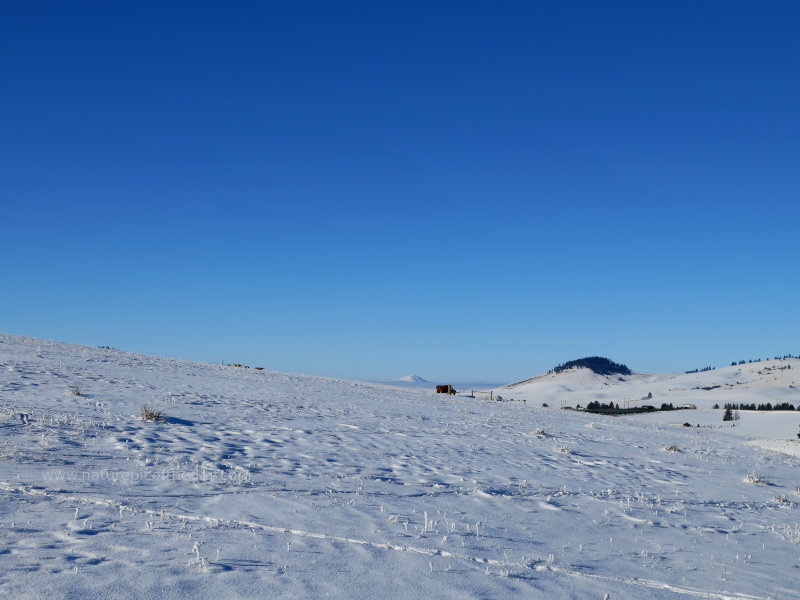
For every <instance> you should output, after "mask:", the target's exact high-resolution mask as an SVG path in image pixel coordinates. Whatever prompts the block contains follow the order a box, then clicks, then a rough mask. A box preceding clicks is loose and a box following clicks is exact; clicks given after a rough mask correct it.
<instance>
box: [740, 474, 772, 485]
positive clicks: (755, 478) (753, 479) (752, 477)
mask: <svg viewBox="0 0 800 600" xmlns="http://www.w3.org/2000/svg"><path fill="white" fill-rule="evenodd" d="M745 481H747V483H755V484H758V485H762V484H766V483H767V480H766V479H764V478H763V477H761V476H760V475H756V474H755V473H750V474H749V475H748V476H747V477H746V478H745Z"/></svg>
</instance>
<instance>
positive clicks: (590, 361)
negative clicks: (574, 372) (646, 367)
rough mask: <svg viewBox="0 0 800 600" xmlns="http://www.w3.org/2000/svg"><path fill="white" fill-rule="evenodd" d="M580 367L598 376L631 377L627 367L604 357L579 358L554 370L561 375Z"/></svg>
mask: <svg viewBox="0 0 800 600" xmlns="http://www.w3.org/2000/svg"><path fill="white" fill-rule="evenodd" d="M578 367H585V368H587V369H591V370H592V371H594V372H595V373H597V374H598V375H630V374H631V370H630V369H629V368H628V367H626V366H625V365H621V364H619V363H615V362H614V361H613V360H609V359H607V358H605V357H603V356H587V357H586V358H579V359H578V360H571V361H569V362H565V363H563V364H560V365H558V366H557V367H555V368H554V369H553V372H554V373H561V371H566V370H567V369H575V368H578Z"/></svg>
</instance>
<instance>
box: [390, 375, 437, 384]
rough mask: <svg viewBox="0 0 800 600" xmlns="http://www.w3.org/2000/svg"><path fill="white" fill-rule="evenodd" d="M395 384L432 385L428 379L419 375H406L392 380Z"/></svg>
mask: <svg viewBox="0 0 800 600" xmlns="http://www.w3.org/2000/svg"><path fill="white" fill-rule="evenodd" d="M392 381H393V382H395V383H430V381H428V380H427V379H423V378H422V377H420V376H419V375H406V376H405V377H401V378H400V379H394V380H392Z"/></svg>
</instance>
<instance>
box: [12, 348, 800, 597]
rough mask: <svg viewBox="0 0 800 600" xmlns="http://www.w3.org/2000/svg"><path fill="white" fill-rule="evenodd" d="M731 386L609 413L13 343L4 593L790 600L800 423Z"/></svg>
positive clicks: (798, 550) (598, 393) (551, 398)
mask: <svg viewBox="0 0 800 600" xmlns="http://www.w3.org/2000/svg"><path fill="white" fill-rule="evenodd" d="M776 364H778V363H776ZM795 364H796V365H797V366H796V368H797V369H798V371H797V372H798V374H799V375H800V361H795V362H794V363H792V366H793V367H795ZM265 366H266V365H265ZM782 373H784V372H783V371H782ZM713 375H714V373H713V372H712V373H711V374H706V373H702V374H698V375H696V376H695V377H697V378H698V380H702V381H701V383H704V382H706V381H707V378H708V377H712V376H713ZM723 375H724V373H721V372H718V373H717V374H716V376H718V377H721V376H723ZM565 377H566V379H563V380H561V381H560V382H556V383H553V385H554V386H558V385H562V386H567V387H568V386H569V385H573V386H578V385H579V384H580V381H577V380H580V379H581V378H582V377H583V374H581V373H578V372H575V373H573V374H569V373H567V374H566V375H565ZM570 377H572V378H573V379H576V381H573V382H570V380H569V378H570ZM641 377H645V376H641ZM739 379H741V377H740V378H739ZM656 380H658V381H663V380H664V378H663V377H661V379H659V378H658V377H654V378H651V379H650V380H648V381H639V380H637V381H639V383H637V384H636V385H635V386H633V387H630V386H629V387H625V386H624V385H622V384H624V383H625V382H618V383H619V384H620V385H617V386H616V387H615V386H614V384H612V383H609V382H607V381H600V382H599V383H598V382H597V381H595V383H594V384H593V385H594V387H593V388H592V386H591V385H589V384H588V383H587V384H586V387H585V390H584V396H581V398H582V399H583V398H584V397H585V398H597V399H603V397H604V396H603V394H611V396H613V395H614V394H617V395H618V396H619V397H620V398H622V396H625V398H627V395H630V394H632V395H633V396H634V397H635V399H639V398H641V394H642V393H647V389H646V387H647V386H648V385H650V386H653V390H651V391H652V393H653V394H654V401H653V402H652V403H654V404H657V405H660V403H661V402H662V401H670V400H669V399H667V398H666V395H667V394H668V388H669V385H670V384H667V383H663V384H658V385H661V387H656ZM678 380H679V381H678V382H677V383H678V384H680V385H683V387H688V388H691V387H692V386H691V385H688V386H687V385H684V384H683V383H681V382H683V381H684V379H681V378H680V377H678ZM554 381H555V380H554ZM757 381H758V382H762V383H763V385H761V384H759V385H756V382H757ZM551 383H552V382H551ZM604 383H609V385H607V386H604V385H603V384H604ZM767 383H768V382H766V380H764V377H761V378H760V379H758V378H757V377H756V375H755V374H754V375H753V380H752V384H751V385H749V387H747V388H746V389H747V390H748V391H746V392H745V391H743V390H744V389H745V388H744V387H742V386H739V387H738V388H736V391H731V401H737V402H742V401H754V402H756V403H758V402H760V401H767V400H768V401H771V402H774V401H775V398H777V397H780V398H797V395H795V396H792V394H795V393H796V391H795V390H794V389H793V388H789V387H788V385H784V384H785V383H786V382H784V381H783V380H780V381H776V383H775V384H774V385H772V386H769V385H767ZM75 385H77V386H78V387H79V388H80V391H81V393H82V395H74V394H73V393H72V392H73V388H74V386H75ZM580 385H583V384H580ZM598 385H599V386H600V387H598ZM680 385H677V384H676V385H674V386H672V387H680ZM742 385H744V384H742ZM637 386H638V387H637ZM604 388H614V389H617V391H616V392H611V391H608V390H606V391H604ZM779 388H780V389H779ZM784 388H786V389H785V390H784ZM720 389H724V388H715V390H711V391H704V390H692V389H688V390H683V391H681V392H680V393H677V392H673V393H674V394H675V398H676V399H677V398H678V397H681V398H685V399H690V398H695V399H696V400H697V403H698V406H699V407H700V408H701V410H697V411H682V412H681V413H680V414H677V413H676V414H672V413H659V414H658V415H646V416H643V417H637V418H631V417H624V418H612V417H602V416H597V415H590V414H586V413H579V412H575V411H567V410H560V409H559V408H558V406H559V398H560V397H562V395H564V394H571V393H576V392H575V391H567V390H561V391H558V390H557V389H555V388H553V389H550V388H547V389H545V388H541V389H540V390H539V393H538V395H537V392H536V390H535V388H530V387H529V388H528V389H527V390H521V389H519V388H517V390H516V391H515V390H514V389H509V390H503V391H501V392H500V393H501V394H502V395H503V396H504V398H505V399H506V400H505V401H503V402H489V401H488V400H485V399H482V398H474V399H473V398H467V397H464V396H455V397H453V396H445V395H436V394H435V393H433V392H431V391H428V390H420V389H401V388H396V387H391V386H380V385H375V384H363V383H357V382H348V381H340V380H334V379H325V378H319V377H309V376H303V375H288V374H282V373H273V372H269V371H255V370H253V369H244V368H238V367H232V366H223V365H209V364H202V363H191V362H184V361H179V360H171V359H164V358H156V357H150V356H142V355H137V354H130V353H124V352H119V351H115V350H105V349H100V348H88V347H82V346H72V345H68V344H61V343H54V342H47V341H42V340H34V339H29V338H22V337H18V336H11V335H4V334H3V335H0V430H1V431H2V438H0V441H1V446H0V597H9V598H11V597H16V598H37V599H38V598H44V597H53V598H56V597H71V598H82V597H107V598H185V597H192V598H243V597H244V598H268V597H281V598H324V597H330V598H368V597H383V598H398V597H402V598H417V597H426V598H508V597H524V598H599V599H602V598H604V596H605V595H606V594H608V597H609V598H611V599H614V600H617V599H619V598H635V599H640V598H687V597H688V598H692V597H694V598H780V599H782V598H800V592H798V591H797V588H798V581H800V505H799V504H798V502H800V496H798V492H797V487H798V486H800V459H798V458H797V457H796V456H793V455H792V454H791V451H792V450H793V449H794V448H795V446H796V445H797V443H798V442H797V441H790V438H791V437H792V435H793V436H794V437H795V439H796V433H795V432H796V431H797V430H798V428H797V424H798V423H800V418H798V417H800V412H799V413H797V414H796V415H795V414H790V415H787V414H784V415H778V416H777V417H776V418H780V423H781V427H782V429H781V432H780V435H775V436H772V437H771V436H770V435H769V433H770V431H772V430H771V429H770V427H769V426H768V425H764V423H765V422H766V420H764V419H761V420H760V421H758V423H759V425H758V427H755V426H754V427H752V428H751V430H750V433H748V425H747V422H748V421H749V422H751V423H755V422H756V418H757V417H760V415H750V416H743V418H742V420H741V421H739V422H738V426H737V427H734V428H729V427H726V428H722V427H721V425H722V422H721V418H722V411H720V410H711V409H710V408H708V409H704V408H703V407H704V406H705V404H703V403H704V402H706V401H707V400H708V399H709V398H712V399H713V397H712V396H709V394H712V393H713V392H715V391H718V390H720ZM592 390H594V391H592ZM731 390H734V388H731ZM662 394H663V395H664V396H665V398H661V397H658V396H659V395H662ZM737 394H738V396H737ZM515 395H516V396H518V398H516V399H514V400H509V398H514V397H515ZM611 396H605V398H606V400H604V401H607V398H608V397H611ZM523 397H524V400H525V401H524V402H523V401H522V399H523ZM718 397H719V398H720V399H722V401H723V402H724V401H727V399H726V397H724V396H723V395H719V396H718ZM762 397H763V398H765V399H764V400H760V398H762ZM542 398H546V399H547V400H546V401H547V402H548V404H550V406H549V408H544V407H542V406H541V404H542V402H543V401H544V400H542ZM584 401H585V400H584ZM615 401H616V400H615ZM622 401H623V400H622V399H621V400H620V402H622ZM687 401H688V400H687ZM781 401H783V400H781ZM787 401H788V400H787ZM798 402H800V400H795V401H794V403H795V404H798ZM574 403H575V402H572V404H573V405H574ZM144 406H148V407H150V408H154V409H158V410H162V411H163V413H164V415H165V417H166V418H165V420H164V421H163V422H156V423H154V422H149V421H144V420H141V419H140V418H139V413H140V410H141V408H142V407H144ZM648 417H656V418H651V419H650V420H648ZM684 417H686V420H688V421H691V422H692V424H693V425H695V426H694V427H691V428H688V427H682V426H678V425H676V424H673V422H677V421H679V420H683V419H684ZM770 417H774V415H770ZM698 423H700V424H706V425H708V426H706V427H700V428H698V427H696V425H697V424H698ZM711 425H713V427H712V426H711ZM792 428H793V431H792V435H788V434H785V430H792ZM754 440H755V441H754ZM768 440H772V441H768ZM754 444H760V445H754ZM770 444H783V445H784V446H786V448H785V449H788V453H787V452H776V451H773V450H770V449H767V447H769V445H770ZM668 446H675V447H676V448H677V451H672V450H667V449H666V448H667V447H668Z"/></svg>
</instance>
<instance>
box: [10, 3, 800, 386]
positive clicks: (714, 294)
mask: <svg viewBox="0 0 800 600" xmlns="http://www.w3.org/2000/svg"><path fill="white" fill-rule="evenodd" d="M798 31H800V4H798V3H796V2H767V3H762V2H730V1H726V2H703V1H691V2H673V1H669V2H667V1H664V2H639V1H636V2H595V1H591V2H569V1H567V2H563V1H558V2H556V1H553V2H468V1H459V2H436V1H426V2H413V1H412V2H242V3H221V2H214V3H209V2H104V1H96V2H52V3H47V2H35V1H33V2H24V3H22V2H20V3H13V4H12V3H5V4H4V5H3V7H2V9H0V73H2V90H3V91H2V94H1V95H0V195H1V196H0V201H1V202H2V212H1V213H0V214H2V237H0V251H2V255H3V257H4V260H3V261H2V267H0V275H1V276H2V288H1V289H2V293H0V330H3V331H6V332H11V333H18V334H24V335H30V336H36V337H44V338H52V339H58V340H64V341H71V342H76V343H84V344H91V345H110V346H114V347H117V348H120V349H126V350H133V351H138V352H144V353H153V354H160V355H166V356H175V357H181V358H188V359H198V360H206V361H212V362H216V361H220V360H226V361H231V362H244V363H248V364H251V365H254V366H255V365H260V366H264V367H266V368H269V369H276V370H282V371H292V372H304V373H314V374H324V375H332V376H342V377H350V378H363V379H392V378H395V377H401V376H403V375H406V374H408V373H412V372H413V373H417V374H419V375H422V376H423V377H426V378H429V379H435V380H439V381H442V380H448V379H450V380H455V381H458V380H474V379H483V380H490V381H511V380H515V379H521V378H524V377H528V376H532V375H535V374H538V373H540V372H542V371H545V370H547V369H549V368H551V367H552V366H554V365H556V364H558V363H560V362H563V361H566V360H570V359H574V358H579V357H582V356H587V355H594V354H600V355H604V356H608V357H610V358H612V359H613V360H615V361H618V362H623V363H625V364H627V365H628V366H630V367H631V368H632V369H634V370H638V371H668V370H687V369H692V368H695V367H704V366H706V365H716V366H724V365H727V364H730V361H732V360H739V359H749V358H757V357H759V356H761V357H764V356H766V355H775V354H784V353H793V354H800V336H798V333H800V326H799V325H800V317H799V316H798V314H799V312H800V302H798V300H800V282H799V281H798V271H799V269H798V267H799V266H800V263H799V262H798V259H799V258H800V236H798V230H799V228H800V206H799V204H800V203H799V202H798V200H800V82H799V75H798V74H799V73H800V36H799V35H798Z"/></svg>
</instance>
